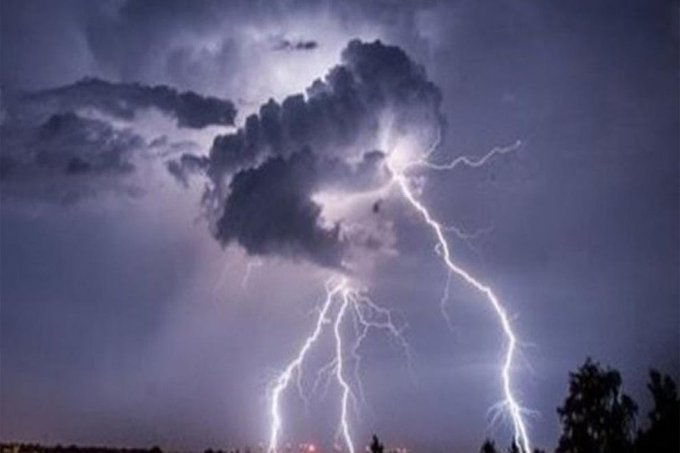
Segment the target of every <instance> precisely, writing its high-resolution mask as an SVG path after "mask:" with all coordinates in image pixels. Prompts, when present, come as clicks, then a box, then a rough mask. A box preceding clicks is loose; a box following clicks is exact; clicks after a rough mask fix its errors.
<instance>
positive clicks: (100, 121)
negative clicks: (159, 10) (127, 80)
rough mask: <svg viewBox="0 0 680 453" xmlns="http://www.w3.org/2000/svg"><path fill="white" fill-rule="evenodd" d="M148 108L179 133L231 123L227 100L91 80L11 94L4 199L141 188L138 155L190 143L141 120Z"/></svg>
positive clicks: (60, 198)
mask: <svg viewBox="0 0 680 453" xmlns="http://www.w3.org/2000/svg"><path fill="white" fill-rule="evenodd" d="M149 110H157V111H160V112H162V114H163V115H164V117H163V118H164V119H163V121H165V122H166V123H167V122H168V121H170V122H174V123H175V125H174V126H171V127H172V128H179V129H180V132H182V131H184V132H186V131H187V129H186V128H191V129H197V128H204V127H206V126H209V125H231V124H233V120H234V117H235V115H236V110H235V108H234V106H233V104H232V103H231V102H229V101H226V100H222V99H217V98H214V97H203V96H200V95H197V94H196V93H192V92H184V93H182V92H178V91H177V90H175V89H173V88H170V87H166V86H145V85H140V84H117V83H111V82H106V81H103V80H99V79H92V78H90V79H83V80H81V81H79V82H76V83H74V84H70V85H66V86H63V87H59V88H53V89H47V90H41V91H36V92H29V93H12V94H10V95H9V96H8V98H7V100H6V103H5V106H4V110H3V112H2V122H1V123H0V135H1V137H2V143H3V146H2V154H1V156H0V181H1V182H2V189H3V190H2V195H3V197H5V198H7V197H10V198H16V199H35V200H42V201H56V202H72V201H76V200H78V199H80V198H82V197H84V196H87V195H92V194H96V193H100V192H102V191H107V190H112V189H113V190H116V191H121V190H122V191H123V192H124V193H126V194H130V193H132V194H138V193H140V192H142V191H143V188H141V187H139V186H138V185H134V184H132V183H131V181H129V179H130V178H129V177H130V175H132V174H133V173H134V171H135V168H136V162H139V161H140V158H141V156H146V157H150V158H151V157H162V156H164V155H166V154H167V153H175V154H176V153H177V152H186V151H187V150H192V149H194V148H195V146H192V142H191V141H187V140H183V141H179V142H176V141H172V140H170V139H168V137H167V136H166V135H165V133H166V130H162V129H161V130H157V131H156V130H155V129H154V128H155V127H157V126H158V124H153V122H152V124H148V122H147V121H146V116H148V111H149ZM157 115H158V114H157ZM163 115H160V116H163ZM165 117H168V118H170V119H169V120H166V119H165Z"/></svg>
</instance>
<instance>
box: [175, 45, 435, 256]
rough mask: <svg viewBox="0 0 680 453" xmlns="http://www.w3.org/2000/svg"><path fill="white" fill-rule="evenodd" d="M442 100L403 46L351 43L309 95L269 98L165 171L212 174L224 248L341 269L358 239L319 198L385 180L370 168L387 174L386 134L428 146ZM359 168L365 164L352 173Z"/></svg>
mask: <svg viewBox="0 0 680 453" xmlns="http://www.w3.org/2000/svg"><path fill="white" fill-rule="evenodd" d="M440 102H441V94H440V91H439V89H438V88H437V87H436V86H435V85H434V84H433V83H432V82H430V81H429V79H428V78H427V75H426V73H425V70H424V69H423V67H422V66H420V65H418V64H416V63H415V62H414V61H413V60H411V59H410V58H409V57H408V55H407V54H406V53H405V52H404V51H403V50H402V49H400V48H398V47H396V46H389V45H385V44H383V43H382V42H380V41H375V42H372V43H364V42H361V41H358V40H354V41H351V42H350V43H349V44H348V45H347V47H346V48H345V50H344V51H343V52H342V63H341V64H340V65H337V66H335V67H334V68H332V69H331V70H330V71H329V72H328V74H327V75H326V76H325V77H324V78H323V80H322V79H317V80H316V81H315V82H314V83H313V84H312V85H311V86H310V87H309V88H308V89H307V91H306V94H305V95H303V94H297V95H292V96H289V97H287V98H286V99H284V100H283V102H281V103H278V102H276V101H274V100H269V101H268V102H267V103H266V104H264V105H262V106H261V107H260V109H259V113H258V114H253V115H250V116H249V117H248V118H247V119H246V121H245V125H244V126H243V127H241V128H239V129H238V130H237V131H236V132H234V133H230V134H226V135H220V136H218V137H216V138H215V140H214V143H213V146H212V149H211V150H210V154H209V156H208V157H207V158H201V157H197V156H193V157H192V156H185V157H184V158H182V159H181V160H179V161H175V162H172V163H170V164H169V168H170V170H171V171H172V173H173V174H175V175H176V176H178V177H179V179H180V180H185V178H186V173H187V172H189V171H195V170H202V171H204V172H205V173H206V174H207V175H208V176H209V178H210V182H211V188H210V190H209V192H208V194H207V197H206V200H207V202H208V203H207V204H208V206H209V209H210V210H211V211H212V216H211V217H212V218H214V219H215V222H214V234H215V237H216V238H217V239H218V240H220V242H222V243H223V244H229V243H231V242H236V243H238V244H240V245H242V246H243V247H244V248H245V249H246V250H247V251H248V252H249V253H251V254H257V255H268V254H278V255H284V256H288V257H302V258H305V259H309V260H311V261H313V262H316V263H318V264H321V265H324V266H331V267H333V266H340V265H341V262H342V260H343V252H344V251H345V250H346V249H347V248H348V247H349V246H350V245H352V244H348V243H347V240H348V238H347V237H346V236H345V235H343V233H342V228H341V225H340V224H335V225H328V222H327V221H324V220H325V219H324V218H323V212H322V211H323V207H322V206H320V205H319V204H317V203H316V202H314V201H313V195H314V194H315V193H318V192H320V191H323V190H328V189H329V188H333V189H334V190H341V191H344V192H347V193H356V192H361V191H364V190H366V189H367V188H370V187H373V188H375V184H376V180H379V179H380V178H379V177H377V178H374V179H373V180H372V182H373V184H366V179H367V178H366V177H365V173H371V174H373V175H380V173H381V172H380V167H381V165H382V160H383V159H382V158H383V157H384V154H383V153H384V152H386V150H385V149H382V148H385V147H389V146H390V143H388V142H387V141H386V140H385V135H386V134H385V131H386V130H387V129H389V131H390V136H391V137H396V136H400V135H407V136H409V137H412V138H413V140H414V142H413V143H414V146H420V147H421V148H424V147H425V146H426V144H427V143H428V142H429V141H431V140H432V138H433V137H434V136H435V135H436V134H439V133H440V129H441V128H442V126H443V118H442V115H441V113H440V111H439V105H440ZM376 149H377V150H379V152H372V153H371V152H369V153H367V151H371V150H376ZM357 167H362V168H363V170H362V171H351V170H350V169H351V168H357ZM340 174H342V177H340ZM339 181H342V182H343V184H342V187H341V188H339V187H338V182H339ZM382 182H383V183H384V182H385V178H384V173H383V178H382Z"/></svg>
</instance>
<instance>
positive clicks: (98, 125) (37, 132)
mask: <svg viewBox="0 0 680 453" xmlns="http://www.w3.org/2000/svg"><path fill="white" fill-rule="evenodd" d="M0 134H1V136H2V141H3V147H2V154H1V158H0V183H1V184H2V196H3V197H9V198H20V199H34V200H35V199H39V200H46V201H55V202H64V203H68V202H73V201H76V200H78V199H80V198H82V197H83V196H87V195H93V194H95V193H97V192H99V191H102V190H110V189H113V188H118V189H122V190H124V191H125V192H126V193H128V194H129V193H134V192H136V190H134V189H133V188H132V187H131V186H126V185H124V184H120V182H121V181H120V180H121V179H123V177H124V176H126V175H128V174H130V173H132V172H133V171H134V164H133V158H134V154H135V152H136V151H137V150H139V149H142V148H143V147H144V146H145V144H144V140H142V138H141V137H140V136H138V135H137V134H135V133H134V132H132V131H131V130H129V129H114V128H113V127H112V126H111V125H109V124H108V123H106V122H105V121H102V120H98V119H92V118H84V117H81V116H78V115H77V114H75V113H73V112H66V113H56V114H53V115H52V116H50V117H49V118H48V119H47V120H46V121H45V122H43V123H41V124H39V125H37V126H35V127H30V126H26V125H23V126H22V125H18V124H13V123H8V122H5V123H3V124H2V125H1V126H0ZM131 191H132V192H131Z"/></svg>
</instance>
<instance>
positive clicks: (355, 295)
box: [267, 135, 531, 453]
mask: <svg viewBox="0 0 680 453" xmlns="http://www.w3.org/2000/svg"><path fill="white" fill-rule="evenodd" d="M439 140H440V137H439V135H438V136H437V139H436V142H435V145H433V146H431V147H430V148H429V149H428V150H427V152H426V153H425V155H424V157H422V158H420V159H419V160H415V161H411V162H407V163H405V164H403V165H396V164H395V163H394V162H393V161H391V159H390V158H391V157H392V156H391V155H388V156H387V158H386V167H387V170H388V172H389V174H390V181H389V182H388V184H387V185H386V187H385V188H389V187H393V186H394V185H396V186H397V187H398V189H399V192H400V193H401V194H402V195H403V197H404V199H405V200H406V201H407V202H408V204H409V205H410V206H411V207H412V208H413V209H414V210H415V211H416V212H418V213H419V214H420V216H421V217H422V219H423V221H424V222H425V224H426V225H428V226H429V227H430V228H431V230H432V233H433V234H434V236H435V239H436V245H435V252H436V254H437V255H438V256H439V257H440V258H441V260H442V262H443V264H444V265H445V266H446V268H447V279H450V278H451V276H453V275H455V276H457V277H459V278H461V279H462V280H463V281H464V282H465V283H467V284H468V285H470V286H471V287H472V288H474V289H475V290H477V291H478V292H480V293H481V294H482V295H483V296H484V297H485V300H486V301H487V302H488V303H489V304H490V305H491V307H492V308H493V311H494V313H495V314H496V316H497V318H498V321H499V324H500V326H501V328H502V331H503V334H504V336H505V339H506V343H507V347H506V350H505V357H504V359H503V363H502V371H501V381H502V390H503V401H502V403H501V404H502V407H504V408H505V409H506V412H507V413H508V414H509V416H510V419H511V420H512V425H513V428H514V441H515V444H516V445H518V447H519V448H520V450H521V451H522V452H523V453H530V452H531V442H530V440H529V435H528V430H527V424H526V422H525V420H524V409H523V408H522V407H521V405H520V404H519V403H518V401H517V398H516V397H515V395H514V391H513V386H512V373H511V371H512V367H513V363H514V358H515V355H516V350H517V337H516V335H515V333H514V331H513V328H512V323H511V322H510V318H509V316H508V313H507V311H506V309H505V308H504V306H503V304H502V303H501V301H500V299H498V297H497V296H496V294H495V293H494V292H493V290H492V289H491V287H490V286H488V285H486V284H485V283H482V282H481V281H480V280H478V279H477V278H475V277H474V276H473V275H472V273H470V272H469V271H467V270H465V269H464V268H462V267H461V266H460V265H459V264H457V263H456V262H455V261H454V260H453V258H452V254H451V250H450V246H449V243H448V241H447V239H446V236H445V232H449V231H453V232H454V233H455V234H456V235H457V236H458V237H459V238H461V239H463V240H465V239H470V235H465V234H464V233H462V232H461V231H460V230H459V229H457V228H452V227H449V226H446V225H443V224H441V223H440V222H438V221H437V220H436V219H435V218H434V217H433V216H432V215H431V214H430V211H429V210H428V209H427V207H426V206H425V205H424V204H423V203H422V202H421V201H419V200H418V198H417V197H416V195H415V193H414V190H413V189H412V188H411V184H410V183H411V181H410V180H409V178H408V176H407V175H406V170H407V169H410V168H413V167H416V166H420V167H425V168H427V169H431V170H452V169H454V168H456V167H458V166H461V165H463V166H467V167H473V168H477V167H481V166H483V165H484V164H485V163H486V162H488V161H489V160H490V159H491V158H493V157H494V156H496V155H500V154H505V153H508V152H511V151H513V150H515V149H517V148H518V147H519V146H521V142H517V143H515V144H514V145H511V146H508V147H497V148H494V149H492V150H491V151H489V152H488V153H487V154H485V155H483V156H482V157H480V158H477V159H474V158H470V157H467V156H464V157H459V158H456V159H454V160H452V161H450V162H448V163H445V164H436V163H432V162H430V161H429V160H428V158H429V157H430V156H431V154H432V153H433V152H434V150H435V148H436V146H437V144H438V143H439ZM448 288H449V281H448V280H447V286H446V288H445V293H444V295H443V297H442V300H441V302H440V308H441V310H442V313H443V314H444V315H445V319H446V321H447V323H449V325H450V321H449V319H448V316H447V315H446V312H445V303H446V300H447V299H448V291H449V289H448ZM336 307H337V308H336ZM348 313H352V315H353V316H352V318H351V319H352V320H353V321H354V327H355V329H354V330H355V339H354V342H353V345H352V346H351V347H350V348H349V349H348V351H349V352H347V351H346V349H347V348H346V343H345V337H344V335H345V334H344V333H343V329H342V326H343V323H344V322H346V319H347V314H348ZM328 324H332V335H333V338H334V340H335V348H334V351H333V356H332V358H331V360H330V361H329V362H328V363H327V364H326V365H325V366H323V367H322V368H321V369H319V371H318V372H317V378H316V380H315V382H314V386H313V391H316V388H317V386H318V384H319V382H320V380H321V379H322V378H323V377H324V376H326V377H327V385H326V387H328V385H329V384H330V377H331V376H334V377H335V381H336V382H337V384H338V387H339V388H340V413H339V422H338V431H337V433H336V441H337V439H338V438H342V441H343V443H344V445H345V446H346V448H347V450H348V451H349V453H355V448H354V442H353V440H352V436H351V429H350V422H349V419H350V413H349V405H350V402H351V401H353V402H355V403H356V396H355V392H354V391H353V390H352V384H355V385H357V387H358V390H359V392H358V393H359V394H360V397H361V399H362V400H363V389H362V387H361V380H360V379H359V365H360V361H361V356H360V354H359V348H360V347H361V344H362V342H363V341H364V340H365V339H366V338H367V336H368V333H369V331H370V330H371V329H379V330H385V331H387V332H388V333H389V334H390V335H391V336H392V337H394V338H395V339H396V340H397V342H398V344H399V345H400V346H401V347H402V348H403V349H404V351H405V355H406V357H407V359H408V360H409V364H410V353H409V350H410V348H409V346H408V343H407V342H406V340H405V339H404V337H403V335H402V332H403V327H402V328H399V327H397V326H396V324H395V323H394V321H393V319H392V313H391V312H390V311H389V310H387V309H385V308H382V307H380V306H379V305H377V304H375V303H374V302H373V301H372V300H371V299H370V298H369V297H368V296H367V295H366V294H365V291H363V290H360V289H357V288H356V287H355V286H354V285H353V284H352V283H351V282H350V280H349V279H348V278H347V277H333V278H331V279H329V280H328V281H327V282H326V298H325V300H324V301H323V303H322V304H321V308H320V310H319V312H318V316H317V318H316V323H315V326H314V329H313V331H312V333H311V334H310V335H309V336H308V337H307V338H306V339H305V341H304V342H303V344H302V347H301V348H300V349H299V350H298V353H297V355H296V356H295V357H294V358H293V359H292V360H291V361H290V362H289V363H288V365H287V366H286V367H285V368H284V369H283V371H282V372H281V373H280V374H279V375H278V376H277V377H276V378H275V379H274V380H273V381H272V382H271V383H270V386H269V392H268V394H269V397H270V406H269V416H270V419H271V425H270V436H269V445H268V448H267V453H278V452H279V437H280V434H281V431H282V427H283V424H282V420H283V416H282V408H281V398H282V396H283V394H284V392H285V391H286V390H287V389H288V388H289V386H290V385H291V383H292V382H293V380H295V381H294V382H295V384H296V386H297V388H298V391H299V392H300V396H301V398H302V399H303V400H304V401H305V403H306V402H307V398H306V396H305V395H304V390H303V385H302V372H303V369H302V367H303V364H304V362H305V359H306V357H307V354H308V353H309V351H310V350H311V349H312V348H313V346H314V345H315V343H317V341H318V340H319V338H320V337H321V336H322V335H323V333H324V328H325V327H326V325H328ZM347 356H348V357H349V360H351V361H353V362H354V376H353V379H352V380H350V379H349V378H348V376H347V373H346V365H347V361H348V359H347ZM338 448H339V447H338Z"/></svg>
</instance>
